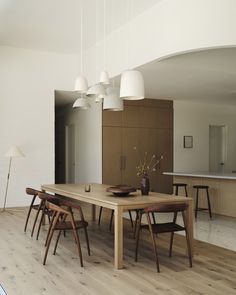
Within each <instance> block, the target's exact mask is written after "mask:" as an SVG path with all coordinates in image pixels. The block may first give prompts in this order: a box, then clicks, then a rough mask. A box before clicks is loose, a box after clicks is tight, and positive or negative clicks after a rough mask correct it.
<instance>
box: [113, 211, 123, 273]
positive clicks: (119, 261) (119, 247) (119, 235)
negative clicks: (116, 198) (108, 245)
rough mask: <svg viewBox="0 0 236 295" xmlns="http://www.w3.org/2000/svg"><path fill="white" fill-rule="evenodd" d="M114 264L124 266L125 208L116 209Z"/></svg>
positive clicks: (116, 266) (117, 267)
mask: <svg viewBox="0 0 236 295" xmlns="http://www.w3.org/2000/svg"><path fill="white" fill-rule="evenodd" d="M114 239H115V240H114V266H115V268H116V269H122V268H123V208H122V207H120V206H117V208H116V209H115V235H114Z"/></svg>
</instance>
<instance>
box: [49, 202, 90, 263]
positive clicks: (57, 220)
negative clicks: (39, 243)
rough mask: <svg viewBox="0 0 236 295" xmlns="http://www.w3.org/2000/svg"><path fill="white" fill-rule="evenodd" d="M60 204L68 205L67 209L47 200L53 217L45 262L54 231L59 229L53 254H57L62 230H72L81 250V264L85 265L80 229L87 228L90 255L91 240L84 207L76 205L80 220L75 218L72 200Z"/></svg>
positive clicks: (79, 250)
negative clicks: (83, 211)
mask: <svg viewBox="0 0 236 295" xmlns="http://www.w3.org/2000/svg"><path fill="white" fill-rule="evenodd" d="M60 205H63V206H66V207H67V209H65V208H62V207H60V206H58V205H55V204H53V203H50V202H48V201H46V207H47V209H48V210H51V211H52V212H53V217H52V221H51V223H50V227H49V230H48V235H47V239H46V250H45V254H44V259H43V264H44V265H45V264H46V259H47V255H48V250H49V247H50V244H51V240H52V237H53V234H54V232H55V231H58V235H57V238H56V244H55V247H54V251H53V255H55V254H56V249H57V245H58V242H59V239H60V236H61V232H62V231H65V230H72V231H73V234H74V238H75V241H76V244H77V248H78V252H79V257H80V265H81V267H83V258H82V251H81V246H80V240H79V235H78V229H82V228H83V229H84V230H85V233H86V242H87V248H88V255H90V246H89V240H88V234H87V226H88V223H87V222H86V221H85V220H84V216H83V213H82V209H81V207H80V206H79V205H76V208H77V209H79V214H80V220H77V221H75V219H74V215H73V212H72V209H71V208H72V207H71V205H72V204H71V203H70V202H69V203H68V202H66V201H65V202H63V201H61V204H60ZM68 205H69V207H68ZM68 219H69V220H68Z"/></svg>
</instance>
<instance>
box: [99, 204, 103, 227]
mask: <svg viewBox="0 0 236 295" xmlns="http://www.w3.org/2000/svg"><path fill="white" fill-rule="evenodd" d="M102 209H103V207H100V210H99V217H98V225H99V226H100V223H101V216H102Z"/></svg>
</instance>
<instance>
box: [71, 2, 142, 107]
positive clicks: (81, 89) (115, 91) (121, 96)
mask: <svg viewBox="0 0 236 295" xmlns="http://www.w3.org/2000/svg"><path fill="white" fill-rule="evenodd" d="M105 1H106V0H104V15H105ZM104 20H105V16H104ZM80 29H81V32H80V36H81V40H80V46H81V48H80V49H81V50H80V52H81V57H80V58H81V60H80V65H81V74H80V75H79V76H78V77H77V78H76V81H75V88H74V91H75V92H77V93H78V95H79V98H77V99H76V101H75V102H74V104H73V107H74V108H80V109H88V108H90V107H91V106H90V104H89V101H88V97H90V98H93V99H94V100H95V102H97V103H102V104H103V110H109V111H122V110H123V109H124V106H123V100H140V99H144V81H143V76H142V74H141V73H140V72H139V71H137V70H126V71H124V72H123V73H122V74H121V81H120V88H118V87H114V83H113V86H111V85H110V79H109V74H108V72H107V71H105V70H103V71H102V72H101V73H100V80H99V82H98V83H97V84H95V85H92V86H91V87H90V88H88V82H87V79H86V77H85V76H84V75H83V43H82V42H83V10H82V7H81V24H80ZM104 31H105V23H104ZM104 43H105V33H104ZM104 47H105V44H104ZM104 60H105V57H104ZM104 64H105V62H104Z"/></svg>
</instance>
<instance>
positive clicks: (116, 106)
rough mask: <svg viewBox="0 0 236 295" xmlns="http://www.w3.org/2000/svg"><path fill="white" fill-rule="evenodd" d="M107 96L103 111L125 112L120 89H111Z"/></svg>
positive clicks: (108, 90) (108, 89)
mask: <svg viewBox="0 0 236 295" xmlns="http://www.w3.org/2000/svg"><path fill="white" fill-rule="evenodd" d="M106 92H107V95H105V96H104V100H103V110H107V111H123V110H124V103H123V99H122V98H120V89H119V88H118V87H109V88H107V90H106Z"/></svg>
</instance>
